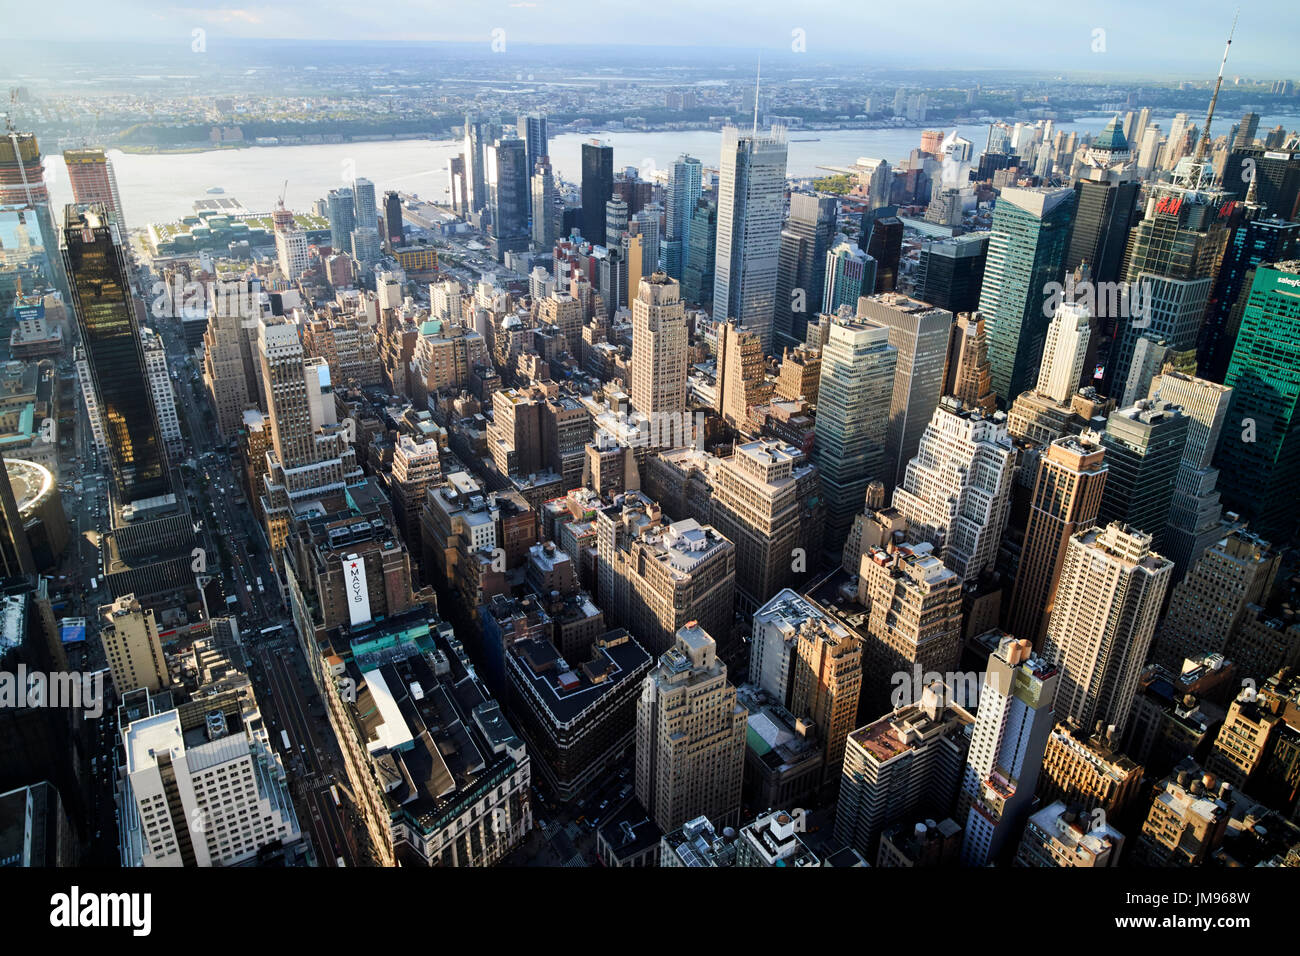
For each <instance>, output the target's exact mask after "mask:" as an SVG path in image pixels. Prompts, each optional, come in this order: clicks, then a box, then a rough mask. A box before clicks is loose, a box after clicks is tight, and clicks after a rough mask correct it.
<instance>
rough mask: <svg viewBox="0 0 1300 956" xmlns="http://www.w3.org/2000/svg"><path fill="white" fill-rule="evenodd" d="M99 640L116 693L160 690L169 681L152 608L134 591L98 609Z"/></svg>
mask: <svg viewBox="0 0 1300 956" xmlns="http://www.w3.org/2000/svg"><path fill="white" fill-rule="evenodd" d="M99 617H100V629H99V640H100V642H101V643H102V644H103V645H104V656H105V658H106V659H107V660H108V666H109V669H110V670H111V671H112V673H113V687H114V688H115V689H116V690H117V693H118V696H119V697H120V696H121V695H123V694H126V693H129V692H130V691H133V690H135V689H136V688H139V687H144V688H147V689H148V690H150V691H157V690H161V689H162V688H164V687H166V686H168V685H169V684H170V683H171V678H170V677H169V676H168V673H167V661H166V659H165V658H164V657H163V650H162V641H161V640H160V639H159V637H158V627H157V625H156V624H155V623H154V616H153V611H152V610H149V609H147V608H142V607H141V606H140V602H139V601H137V600H136V599H135V595H134V594H124V595H123V596H122V597H120V598H118V599H117V600H116V601H114V602H113V603H112V604H105V605H103V606H102V607H100V609H99Z"/></svg>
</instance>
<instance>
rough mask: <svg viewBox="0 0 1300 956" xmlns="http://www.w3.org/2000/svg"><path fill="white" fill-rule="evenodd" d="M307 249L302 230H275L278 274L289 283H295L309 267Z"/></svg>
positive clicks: (305, 238)
mask: <svg viewBox="0 0 1300 956" xmlns="http://www.w3.org/2000/svg"><path fill="white" fill-rule="evenodd" d="M307 248H308V247H307V233H305V232H303V230H301V229H292V228H291V229H277V230H276V232H275V254H276V261H277V262H278V264H279V266H280V274H281V275H283V276H284V277H285V278H286V279H288V280H289V282H291V283H296V282H297V281H298V279H299V278H300V277H301V276H302V274H303V273H304V272H306V271H307V267H308V265H310V262H311V260H310V259H309V257H308V252H307Z"/></svg>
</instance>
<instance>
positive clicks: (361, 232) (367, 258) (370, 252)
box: [350, 226, 382, 270]
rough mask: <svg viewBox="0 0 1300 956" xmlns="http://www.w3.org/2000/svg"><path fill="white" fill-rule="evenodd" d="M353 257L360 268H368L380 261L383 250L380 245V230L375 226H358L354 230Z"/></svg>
mask: <svg viewBox="0 0 1300 956" xmlns="http://www.w3.org/2000/svg"><path fill="white" fill-rule="evenodd" d="M351 238H352V245H351V247H350V248H351V250H352V258H353V259H355V260H356V262H357V267H358V268H359V269H363V270H364V269H368V268H370V267H371V266H373V265H374V264H375V263H377V262H378V261H379V255H380V252H381V251H382V250H381V249H380V245H379V230H378V229H375V228H374V227H373V226H357V228H355V229H353V230H352V237H351Z"/></svg>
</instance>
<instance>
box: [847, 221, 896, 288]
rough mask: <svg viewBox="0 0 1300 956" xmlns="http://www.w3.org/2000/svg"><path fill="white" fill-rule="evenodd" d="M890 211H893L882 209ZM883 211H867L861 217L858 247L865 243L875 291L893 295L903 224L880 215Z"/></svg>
mask: <svg viewBox="0 0 1300 956" xmlns="http://www.w3.org/2000/svg"><path fill="white" fill-rule="evenodd" d="M886 209H893V210H895V211H896V207H892V206H891V207H886ZM884 211H885V210H882V209H869V210H867V211H866V212H864V213H863V214H862V233H861V235H860V236H859V237H858V245H859V246H862V244H863V243H864V242H865V243H866V252H867V255H869V256H871V258H872V259H874V260H875V261H876V291H877V292H893V291H894V287H895V286H896V285H897V284H898V263H899V260H900V259H901V258H902V254H903V220H901V219H899V218H898V217H897V216H895V215H893V214H892V213H891V215H888V216H885V215H881V213H882V212H884Z"/></svg>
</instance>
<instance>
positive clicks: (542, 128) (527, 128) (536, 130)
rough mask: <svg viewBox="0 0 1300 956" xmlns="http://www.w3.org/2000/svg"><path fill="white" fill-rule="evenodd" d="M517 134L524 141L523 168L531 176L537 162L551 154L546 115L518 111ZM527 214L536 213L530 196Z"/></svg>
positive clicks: (533, 214)
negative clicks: (524, 162) (524, 161)
mask: <svg viewBox="0 0 1300 956" xmlns="http://www.w3.org/2000/svg"><path fill="white" fill-rule="evenodd" d="M517 136H518V138H519V139H522V140H523V141H524V151H525V152H526V153H527V159H526V162H527V165H526V167H525V168H526V169H527V170H528V174H529V175H530V176H531V175H532V174H533V170H535V169H536V168H537V164H538V163H539V162H540V161H541V160H543V159H545V158H546V157H548V156H550V154H551V147H550V144H549V143H548V136H547V130H546V115H545V114H544V113H520V114H519V122H518V124H517ZM528 214H529V216H535V215H536V212H535V211H534V210H533V207H532V199H531V197H530V198H529V202H528Z"/></svg>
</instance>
